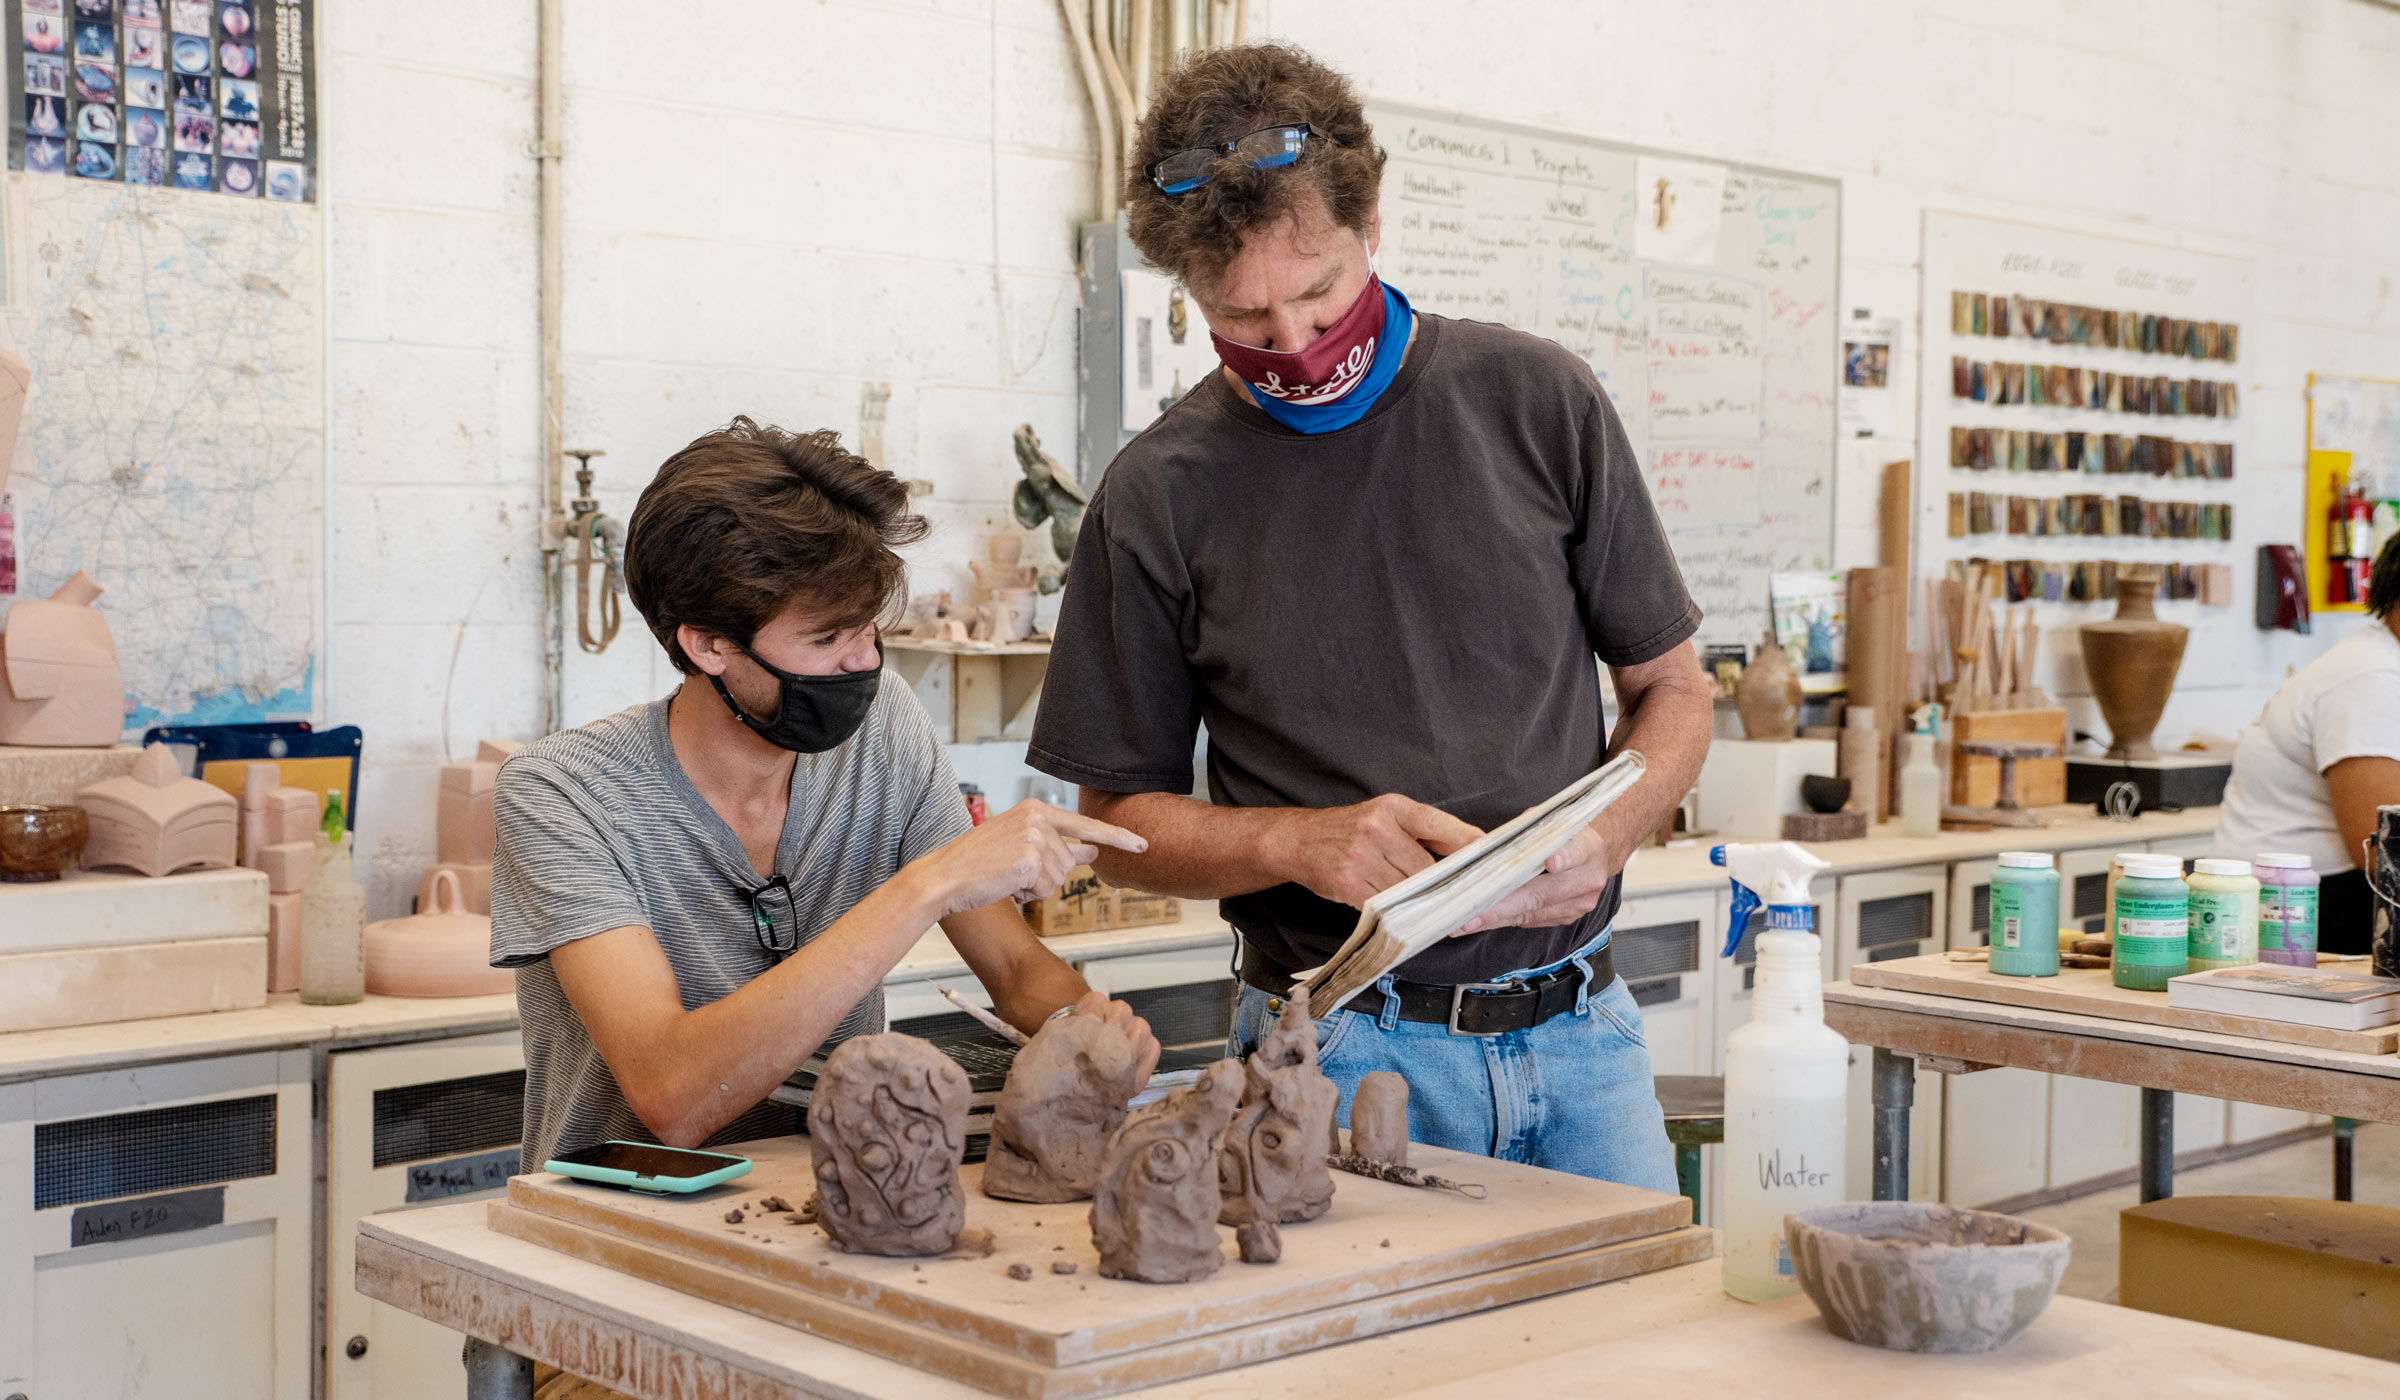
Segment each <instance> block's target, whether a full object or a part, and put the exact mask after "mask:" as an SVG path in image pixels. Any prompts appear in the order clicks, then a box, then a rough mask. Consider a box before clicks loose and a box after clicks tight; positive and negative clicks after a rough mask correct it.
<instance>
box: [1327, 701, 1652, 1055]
mask: <svg viewBox="0 0 2400 1400" xmlns="http://www.w3.org/2000/svg"><path fill="white" fill-rule="evenodd" d="M1646 766H1647V765H1646V764H1645V763H1644V762H1643V759H1642V756H1641V755H1640V754H1638V753H1635V752H1634V751H1633V750H1631V749H1628V750H1626V751H1625V752H1624V753H1621V754H1618V755H1617V756H1616V757H1615V758H1612V759H1610V760H1609V761H1608V762H1607V763H1604V764H1602V765H1601V766H1600V767H1598V768H1595V769H1593V770H1592V771H1591V772H1589V773H1586V774H1584V775H1583V776H1582V777H1580V778H1577V779H1576V780H1575V781H1574V782H1571V783H1569V784H1567V785H1566V787H1565V788H1563V789H1561V790H1560V791H1559V792H1558V793H1557V794H1555V795H1554V796H1551V797H1549V798H1547V799H1545V800H1543V801H1541V802H1537V803H1535V804H1534V805H1533V806H1531V807H1528V808H1526V809H1525V810H1524V811H1523V812H1521V813H1519V814H1518V815H1517V816H1516V817H1515V818H1513V819H1511V820H1510V821H1509V822H1508V823H1507V824H1506V825H1503V826H1499V827H1495V828H1493V829H1492V830H1491V831H1488V832H1486V833H1484V835H1483V836H1481V837H1479V838H1477V839H1476V840H1475V841H1474V842H1472V843H1471V844H1469V845H1465V846H1462V847H1460V848H1459V849H1457V850H1455V851H1453V852H1451V853H1450V854H1449V855H1446V856H1444V857H1442V858H1441V859H1440V860H1439V861H1436V862H1435V863H1433V864H1432V865H1430V866H1428V867H1426V868H1425V869H1423V870H1420V871H1418V872H1417V873H1416V874H1414V875H1411V876H1409V877H1408V878H1407V879H1405V880H1402V881H1401V882H1400V883H1398V884H1396V885H1394V886H1392V887H1391V888H1390V889H1386V890H1379V891H1377V892H1376V893H1375V895H1374V896H1373V897H1371V898H1370V899H1368V900H1367V902H1366V904H1365V905H1363V906H1362V907H1361V908H1360V909H1359V911H1358V927H1356V928H1354V929H1352V930H1351V931H1350V939H1349V941H1348V942H1346V943H1344V944H1343V945H1342V946H1341V949H1340V951H1338V952H1336V953H1335V954H1334V955H1333V956H1332V957H1331V958H1329V959H1327V960H1326V963H1325V965H1324V966H1323V967H1319V968H1313V969H1311V970H1309V971H1307V972H1304V973H1301V974H1300V985H1302V986H1305V987H1307V988H1308V1004H1309V1010H1310V1011H1311V1012H1313V1013H1314V1014H1316V1015H1319V1016H1323V1015H1325V1014H1326V1013H1328V1012H1330V1011H1332V1010H1333V1009H1334V1008H1336V1007H1338V1006H1340V1005H1341V1004H1342V1003H1343V1002H1346V1001H1348V1000H1349V999H1350V998H1352V997H1354V996H1356V995H1358V993H1360V992H1362V991H1364V990H1365V989H1367V988H1368V987H1370V986H1373V985H1374V983H1375V979H1376V978H1378V977H1381V976H1383V974H1385V973H1387V972H1389V971H1391V970H1392V969H1393V968H1395V967H1398V966H1399V965H1400V964H1402V963H1404V962H1406V961H1408V960H1409V959H1410V958H1411V957H1414V956H1415V955H1416V954H1417V953H1419V952H1421V951H1423V950H1424V949H1425V948H1426V947H1428V946H1430V945H1431V944H1432V943H1434V942H1435V941H1436V940H1438V939H1442V938H1447V937H1449V936H1450V935H1451V934H1452V933H1455V932H1457V930H1458V928H1459V926H1460V925H1462V924H1464V923H1466V922H1467V921H1469V920H1471V919H1473V918H1475V917H1476V916H1477V915H1479V914H1481V913H1483V912H1484V911H1485V910H1487V909H1489V908H1491V907H1492V906H1493V905H1495V904H1498V903H1499V902H1500V901H1501V900H1503V899H1506V898H1507V897H1508V896H1509V895H1511V894H1513V893H1515V892H1516V891H1517V890H1518V889H1519V888H1520V887H1522V886H1523V885H1524V884H1525V882H1526V881H1528V880H1531V879H1532V878H1533V877H1534V876H1536V875H1539V874H1541V873H1542V866H1543V864H1544V863H1545V862H1547V861H1548V860H1549V859H1550V857H1551V856H1553V855H1555V854H1557V853H1558V849H1559V848H1560V847H1561V846H1564V845H1566V844H1567V843H1568V842H1569V841H1571V840H1573V839H1574V838H1575V833H1576V832H1578V831H1581V830H1583V829H1584V828H1585V827H1587V826H1589V825H1591V822H1592V819H1593V818H1594V817H1597V816H1599V815H1600V814H1601V813H1602V812H1604V811H1607V810H1608V808H1609V806H1610V804H1612V803H1614V802H1615V801H1616V800H1617V799H1618V798H1620V797H1623V796H1624V795H1625V794H1626V793H1627V792H1628V791H1629V790H1631V789H1632V787H1633V785H1634V784H1635V783H1638V782H1640V781H1641V779H1642V770H1643V769H1644V768H1645V767H1646Z"/></svg>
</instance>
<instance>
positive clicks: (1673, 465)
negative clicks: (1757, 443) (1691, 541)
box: [1650, 446, 1759, 533]
mask: <svg viewBox="0 0 2400 1400" xmlns="http://www.w3.org/2000/svg"><path fill="white" fill-rule="evenodd" d="M1650 496H1651V499H1652V500H1654V501H1656V502H1657V503H1658V518H1659V522H1660V523H1661V524H1663V525H1665V526H1666V527H1667V530H1668V531H1669V532H1670V533H1672V532H1674V531H1678V530H1714V529H1719V528H1722V527H1724V526H1727V525H1756V524H1758V523H1759V497H1758V449H1757V448H1755V447H1723V446H1715V447H1700V446H1693V447H1653V448H1651V449H1650Z"/></svg>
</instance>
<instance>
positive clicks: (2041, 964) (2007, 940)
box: [1991, 851, 2058, 977]
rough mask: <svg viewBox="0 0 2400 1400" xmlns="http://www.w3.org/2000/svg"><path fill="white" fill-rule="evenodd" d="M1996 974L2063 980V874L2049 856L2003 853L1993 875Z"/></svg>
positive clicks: (1993, 951)
mask: <svg viewBox="0 0 2400 1400" xmlns="http://www.w3.org/2000/svg"><path fill="white" fill-rule="evenodd" d="M1991 909H1992V915H1991V919H1992V951H1991V967H1992V971H1994V972H1996V973H1999V974H2000V975H2001V976H2003V977H2056V976H2057V975H2058V869H2057V866H2056V864H2055V863H2054V862H2053V861H2052V860H2051V857H2050V853H2049V852H2047V851H2002V852H2001V853H2000V864H1999V867H1998V868H1997V869H1995V870H1993V871H1992V904H1991Z"/></svg>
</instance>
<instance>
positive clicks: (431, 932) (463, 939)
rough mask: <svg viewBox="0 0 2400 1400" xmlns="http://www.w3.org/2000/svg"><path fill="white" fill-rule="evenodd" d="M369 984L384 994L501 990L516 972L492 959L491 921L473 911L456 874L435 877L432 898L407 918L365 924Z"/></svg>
mask: <svg viewBox="0 0 2400 1400" xmlns="http://www.w3.org/2000/svg"><path fill="white" fill-rule="evenodd" d="M365 938H366V958H367V990H368V992H370V993H372V994H373V995H375V996H382V997H480V996H497V995H499V994H501V993H503V992H513V991H515V990H516V989H517V974H516V973H515V972H514V971H512V970H511V969H509V968H505V967H494V966H492V962H491V950H492V921H491V919H490V918H488V917H486V916H485V915H482V914H470V913H468V912H467V911H466V907H465V902H464V899H463V897H462V895H461V894H460V891H459V884H458V877H457V876H456V875H453V874H451V873H450V872H449V871H447V870H445V871H442V872H440V873H439V874H437V875H436V876H435V877H434V889H433V903H432V904H431V905H430V906H428V907H427V908H426V909H425V911H424V912H423V913H420V914H412V915H410V916H409V917H407V918H405V919H381V920H378V921H376V922H375V923H371V924H369V925H367V930H366V934H365Z"/></svg>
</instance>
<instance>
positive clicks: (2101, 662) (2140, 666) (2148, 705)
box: [2077, 568, 2191, 759]
mask: <svg viewBox="0 0 2400 1400" xmlns="http://www.w3.org/2000/svg"><path fill="white" fill-rule="evenodd" d="M2157 592H2158V573H2157V571H2156V570H2153V569H2149V568H2133V569H2125V570H2121V571H2120V572H2119V573H2118V574H2117V614H2116V616H2114V617H2112V618H2109V619H2107V620H2106V621H2103V622H2087V623H2085V624H2084V625H2083V626H2082V627H2081V628H2079V629H2077V630H2078V633H2079V635H2078V637H2077V640H2078V641H2080V642H2081V643H2082V646H2083V669H2084V674H2085V675H2086V676H2088V677H2090V679H2091V682H2092V697H2093V698H2094V699H2096V700H2098V701H2099V702H2100V714H2101V717H2102V718H2104V719H2106V720H2107V721H2108V735H2109V739H2110V741H2111V742H2110V744H2109V746H2108V756H2109V757H2110V758H2127V759H2144V758H2156V757H2158V749H2157V748H2156V747H2155V746H2153V745H2152V744H2151V742H2150V734H2151V731H2153V730H2155V729H2157V728H2158V717H2159V715H2160V714H2161V713H2162V712H2164V711H2165V709H2166V708H2167V693H2168V692H2169V691H2171V690H2173V689H2174V688H2175V672H2176V671H2177V670H2179V669H2180V668H2181V667H2182V665H2183V644H2184V642H2185V641H2187V640H2188V639H2189V638H2190V636H2191V629H2190V628H2188V627H2186V626H2184V625H2183V624H2181V623H2179V622H2162V621H2160V620H2159V616H2158V610H2157V609H2156V608H2154V607H2153V606H2152V605H2151V599H2152V597H2153V595H2155V594H2156V593H2157Z"/></svg>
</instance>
